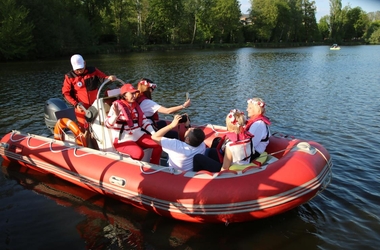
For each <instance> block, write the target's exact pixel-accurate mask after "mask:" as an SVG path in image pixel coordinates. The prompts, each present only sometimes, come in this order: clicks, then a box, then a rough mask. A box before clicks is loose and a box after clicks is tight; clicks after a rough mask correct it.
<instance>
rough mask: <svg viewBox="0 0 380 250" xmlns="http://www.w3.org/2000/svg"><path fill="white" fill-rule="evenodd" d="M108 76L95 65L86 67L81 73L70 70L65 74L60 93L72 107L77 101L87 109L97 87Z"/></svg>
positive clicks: (94, 98) (95, 93) (96, 91)
mask: <svg viewBox="0 0 380 250" xmlns="http://www.w3.org/2000/svg"><path fill="white" fill-rule="evenodd" d="M107 77H108V76H107V75H106V74H104V73H103V72H101V71H100V70H98V69H97V68H95V67H86V69H85V71H84V73H83V74H82V75H76V74H75V73H74V71H73V70H72V71H70V72H69V73H67V74H66V75H65V80H64V81H63V86H62V94H63V97H64V98H65V100H66V101H67V102H69V103H71V104H72V105H73V106H74V107H75V106H76V105H77V104H78V103H79V102H81V103H83V106H84V107H85V108H86V109H87V108H89V107H90V106H91V105H92V103H93V102H94V101H95V100H96V96H97V94H98V88H99V87H100V85H101V84H102V83H103V82H104V80H105V79H106V78H107Z"/></svg>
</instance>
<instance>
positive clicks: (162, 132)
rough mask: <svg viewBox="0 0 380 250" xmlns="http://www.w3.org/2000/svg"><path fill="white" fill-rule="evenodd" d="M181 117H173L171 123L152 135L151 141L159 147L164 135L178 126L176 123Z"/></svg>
mask: <svg viewBox="0 0 380 250" xmlns="http://www.w3.org/2000/svg"><path fill="white" fill-rule="evenodd" d="M181 117H182V116H181V115H175V116H174V118H173V121H172V122H171V123H170V124H169V125H167V126H165V127H163V128H161V129H160V130H158V131H157V132H156V133H154V134H153V135H152V140H154V141H155V142H157V143H158V144H160V145H161V139H162V137H164V135H165V134H166V133H167V132H169V131H170V130H171V129H173V128H175V127H176V126H177V125H178V122H179V120H181Z"/></svg>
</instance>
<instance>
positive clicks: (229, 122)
mask: <svg viewBox="0 0 380 250" xmlns="http://www.w3.org/2000/svg"><path fill="white" fill-rule="evenodd" d="M246 122H247V118H246V117H245V115H244V112H242V111H240V110H238V109H233V110H231V111H230V113H228V115H227V116H226V126H227V130H228V131H232V132H235V133H236V134H239V133H240V132H241V131H242V130H243V129H244V125H245V124H246Z"/></svg>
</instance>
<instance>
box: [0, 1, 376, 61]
mask: <svg viewBox="0 0 380 250" xmlns="http://www.w3.org/2000/svg"><path fill="white" fill-rule="evenodd" d="M329 1H330V15H328V16H326V17H323V18H321V20H320V21H319V23H318V24H317V21H316V19H315V13H316V4H315V1H312V0H251V12H250V20H251V22H241V21H240V18H241V16H242V14H241V12H240V6H239V1H238V0H2V1H1V2H0V60H14V59H23V58H47V57H55V56H62V55H70V54H72V53H78V52H79V53H82V54H86V53H97V52H98V51H100V50H101V51H108V50H113V51H126V50H129V49H135V48H140V49H141V48H142V49H145V48H147V45H162V44H163V45H168V46H173V45H182V44H193V45H197V46H205V44H221V43H243V42H256V43H299V44H301V43H302V44H306V43H314V42H321V41H326V42H339V43H340V42H343V41H366V42H376V41H377V39H376V37H377V34H378V32H377V30H378V29H379V27H378V25H377V23H375V22H376V21H377V20H379V19H380V12H373V13H368V14H367V13H365V12H364V11H363V10H362V9H361V8H359V7H355V8H351V7H350V6H345V7H344V8H342V4H341V0H329Z"/></svg>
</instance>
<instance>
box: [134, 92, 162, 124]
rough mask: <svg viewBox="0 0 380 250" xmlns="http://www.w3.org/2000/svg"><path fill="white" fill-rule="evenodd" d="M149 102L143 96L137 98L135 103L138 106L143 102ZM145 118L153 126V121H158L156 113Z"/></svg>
mask: <svg viewBox="0 0 380 250" xmlns="http://www.w3.org/2000/svg"><path fill="white" fill-rule="evenodd" d="M147 99H148V100H150V99H149V98H148V97H146V96H145V95H144V94H142V95H140V96H139V97H137V99H136V102H137V103H138V104H139V105H140V104H141V103H142V102H143V101H144V100H147ZM146 118H148V119H150V120H152V121H153V124H155V121H158V120H159V117H158V112H157V111H156V112H155V113H154V114H153V115H152V116H147V117H146Z"/></svg>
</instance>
